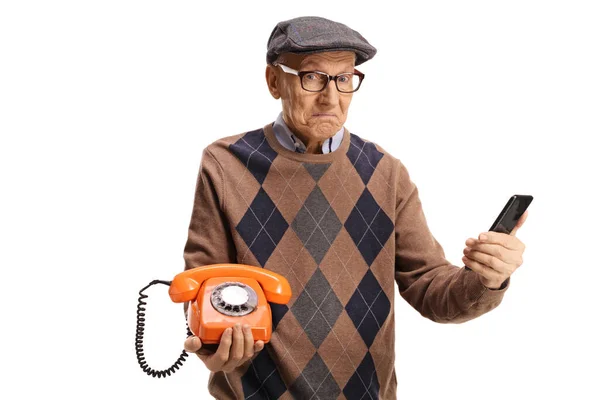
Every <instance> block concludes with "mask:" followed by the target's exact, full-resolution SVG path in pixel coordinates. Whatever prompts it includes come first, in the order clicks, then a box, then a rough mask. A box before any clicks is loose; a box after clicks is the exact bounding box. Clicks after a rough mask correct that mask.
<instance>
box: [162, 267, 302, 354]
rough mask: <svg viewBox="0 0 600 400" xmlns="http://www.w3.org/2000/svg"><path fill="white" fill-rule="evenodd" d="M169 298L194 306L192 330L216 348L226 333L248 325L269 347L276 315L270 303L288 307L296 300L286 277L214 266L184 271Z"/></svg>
mask: <svg viewBox="0 0 600 400" xmlns="http://www.w3.org/2000/svg"><path fill="white" fill-rule="evenodd" d="M169 296H170V297H171V300H172V301H173V302H175V303H184V302H190V305H189V307H188V310H187V311H188V315H187V320H188V326H189V328H190V331H191V332H192V333H193V334H194V335H195V336H198V337H199V338H200V340H201V341H202V343H203V344H204V343H206V344H216V343H219V342H220V340H221V335H222V334H223V332H224V331H225V329H227V328H229V327H232V326H234V325H235V324H236V323H240V324H248V325H249V326H250V329H251V331H252V335H253V337H254V341H257V340H262V341H264V342H265V343H268V342H269V341H270V339H271V333H272V326H271V325H272V314H271V308H270V307H269V304H268V303H277V304H285V303H287V302H289V301H290V299H291V297H292V290H291V288H290V284H289V283H288V281H287V279H286V278H284V277H283V276H282V275H280V274H278V273H276V272H273V271H270V270H267V269H264V268H260V267H255V266H251V265H244V264H212V265H207V266H203V267H196V268H192V269H189V270H187V271H184V272H182V273H180V274H178V275H176V276H175V277H174V278H173V281H172V282H171V285H170V287H169Z"/></svg>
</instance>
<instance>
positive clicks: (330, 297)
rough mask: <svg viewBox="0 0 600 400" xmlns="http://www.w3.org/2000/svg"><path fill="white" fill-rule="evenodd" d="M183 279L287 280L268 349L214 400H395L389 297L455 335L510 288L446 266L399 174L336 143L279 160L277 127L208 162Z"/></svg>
mask: <svg viewBox="0 0 600 400" xmlns="http://www.w3.org/2000/svg"><path fill="white" fill-rule="evenodd" d="M184 260H185V268H186V269H189V268H193V267H198V266H202V265H208V264H215V263H239V264H248V265H254V266H259V267H262V268H266V269H269V270H272V271H275V272H277V273H279V274H281V275H283V276H284V277H285V278H286V279H287V280H288V281H289V283H290V286H291V288H292V293H293V294H292V298H291V300H290V302H289V303H288V304H285V305H279V304H274V303H271V304H270V305H271V310H272V315H273V320H272V323H273V333H272V336H271V340H270V342H269V343H267V344H266V345H265V347H264V349H263V350H262V351H261V352H259V353H257V354H256V355H255V356H254V357H253V358H252V359H251V360H249V361H247V362H246V363H245V364H244V365H242V366H240V367H238V368H237V369H236V370H234V371H233V372H231V373H223V372H218V373H211V375H210V378H209V382H208V389H209V392H210V393H211V394H212V395H213V396H214V397H215V398H216V399H252V400H259V399H272V400H274V399H322V400H325V399H357V400H358V399H395V398H396V387H397V382H396V373H395V369H394V360H395V347H394V346H395V343H394V293H395V285H394V284H395V283H396V284H397V286H398V290H399V293H400V295H401V296H402V297H403V298H404V299H405V300H406V301H407V302H408V303H409V304H410V305H411V306H412V307H414V308H415V309H416V310H417V311H418V312H419V313H421V314H422V315H423V316H425V317H427V318H429V319H431V320H433V321H436V322H440V323H459V322H464V321H467V320H470V319H473V318H475V317H477V316H479V315H481V314H483V313H486V312H488V311H490V310H492V309H493V308H495V307H496V306H497V305H498V304H499V303H500V302H501V300H502V297H503V295H504V293H505V291H506V289H507V288H508V285H509V281H508V280H507V281H506V282H505V283H504V285H503V286H502V287H501V288H500V289H499V290H491V289H488V288H486V287H485V286H483V284H482V283H481V282H480V280H479V278H478V277H477V274H476V273H475V272H473V271H471V270H469V269H465V268H460V267H458V266H454V265H451V263H450V262H448V261H447V260H446V258H445V255H444V251H443V249H442V247H441V246H440V244H439V243H438V242H437V240H436V239H435V238H434V237H433V235H432V233H431V232H430V230H429V228H428V226H427V222H426V219H425V216H424V213H423V210H422V206H421V202H420V200H419V195H418V189H417V187H416V185H415V184H414V183H413V182H412V181H411V179H410V177H409V174H408V171H407V169H406V167H405V166H404V165H403V164H402V163H401V162H400V160H398V159H397V158H395V157H393V156H391V155H390V154H389V153H387V152H386V151H385V150H383V149H382V148H381V147H379V146H378V145H377V144H375V143H373V142H369V141H367V140H365V139H362V138H361V137H359V136H357V135H355V134H352V133H350V132H349V131H348V130H347V129H344V137H343V140H342V143H341V144H340V146H339V148H338V149H337V150H335V151H333V152H331V153H328V154H306V153H304V154H302V153H296V152H293V151H291V150H288V149H286V148H285V147H283V146H282V145H281V143H279V142H278V140H277V138H276V137H275V135H274V132H273V129H272V124H267V125H266V126H265V127H264V128H261V129H257V130H254V131H250V132H245V133H242V134H238V135H235V136H228V137H225V138H222V139H219V140H217V141H215V142H214V143H212V144H210V145H209V146H207V147H206V148H205V149H204V151H203V153H202V161H201V167H200V171H199V174H198V181H197V183H196V190H195V198H194V206H193V211H192V216H191V221H190V225H189V235H188V240H187V242H186V245H185V249H184Z"/></svg>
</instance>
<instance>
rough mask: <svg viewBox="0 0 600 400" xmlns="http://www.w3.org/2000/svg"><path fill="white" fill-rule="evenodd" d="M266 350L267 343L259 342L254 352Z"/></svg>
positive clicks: (255, 345)
mask: <svg viewBox="0 0 600 400" xmlns="http://www.w3.org/2000/svg"><path fill="white" fill-rule="evenodd" d="M264 348H265V342H263V341H262V340H257V341H256V343H254V352H255V353H258V352H259V351H262V349H264Z"/></svg>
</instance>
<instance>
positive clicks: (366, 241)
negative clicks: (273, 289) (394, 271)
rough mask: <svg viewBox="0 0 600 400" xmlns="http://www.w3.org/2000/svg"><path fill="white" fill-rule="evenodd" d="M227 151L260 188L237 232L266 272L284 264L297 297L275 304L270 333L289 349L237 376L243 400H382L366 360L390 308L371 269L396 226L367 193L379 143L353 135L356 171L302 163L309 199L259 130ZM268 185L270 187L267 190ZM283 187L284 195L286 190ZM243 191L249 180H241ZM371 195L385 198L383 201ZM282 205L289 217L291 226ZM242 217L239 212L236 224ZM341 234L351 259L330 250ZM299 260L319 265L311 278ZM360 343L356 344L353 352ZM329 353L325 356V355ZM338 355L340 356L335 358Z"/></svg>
mask: <svg viewBox="0 0 600 400" xmlns="http://www.w3.org/2000/svg"><path fill="white" fill-rule="evenodd" d="M229 149H230V150H231V152H232V153H233V154H234V155H235V156H236V157H237V158H238V159H239V161H240V162H241V163H242V164H243V165H244V167H245V168H246V169H247V170H248V171H249V172H250V174H251V175H252V176H253V177H254V179H256V181H257V182H258V183H259V184H260V189H259V190H258V192H257V193H256V195H255V196H254V193H255V192H254V191H253V192H251V196H254V198H253V200H252V201H251V203H250V204H249V206H248V203H247V202H249V201H250V198H252V197H251V196H249V197H248V200H246V203H245V206H247V209H246V211H245V212H244V213H243V216H242V217H241V219H240V220H239V222H238V223H237V224H236V226H235V230H236V231H237V233H238V234H239V237H241V238H242V239H243V242H244V243H245V244H246V246H248V250H249V251H250V252H251V253H252V254H253V255H254V257H255V258H256V260H257V262H258V263H259V264H260V265H261V266H262V267H265V265H266V264H267V263H281V265H278V266H277V269H278V271H288V278H289V279H291V280H290V283H291V284H293V287H294V288H296V289H298V290H296V291H295V294H296V296H295V297H293V301H292V302H290V303H289V304H287V305H280V304H275V303H270V306H271V313H272V322H273V332H274V334H275V333H276V331H277V330H278V329H279V330H282V331H285V332H287V336H286V335H283V334H282V337H285V342H283V339H278V342H277V344H278V345H279V346H284V348H285V350H286V351H285V352H284V353H278V354H277V358H271V355H270V354H269V351H268V349H270V347H265V349H263V350H262V351H261V352H260V353H259V354H258V355H257V356H256V357H255V358H254V359H253V360H252V362H251V363H250V365H249V367H248V369H247V370H246V371H245V373H244V374H243V376H242V377H241V381H242V388H243V392H244V397H245V399H253V400H257V399H278V398H280V397H281V396H284V394H285V396H284V398H286V399H287V398H289V396H290V395H291V397H292V398H298V399H315V400H316V399H337V398H342V397H344V396H345V398H346V399H362V400H366V399H377V398H378V396H379V388H380V385H379V381H378V376H377V373H376V370H375V363H374V360H373V357H372V355H371V352H370V351H371V350H373V348H376V347H373V348H372V346H374V342H375V340H376V337H377V334H378V333H379V332H380V330H381V327H382V325H383V324H384V322H385V321H386V319H387V318H388V316H389V314H390V311H391V303H390V299H389V298H388V296H387V295H386V294H385V292H384V291H383V289H382V286H381V284H380V282H379V281H378V280H377V277H376V275H375V274H374V273H373V271H371V270H370V268H371V266H372V265H373V264H374V263H375V262H376V259H378V256H379V254H380V253H381V252H382V250H383V248H384V246H385V244H386V243H387V241H388V240H389V238H390V236H391V235H392V234H393V231H394V225H393V221H392V220H391V219H390V218H389V216H388V215H387V214H386V212H384V210H383V209H382V208H381V207H380V205H379V204H378V202H377V200H376V199H375V198H374V196H373V194H372V193H371V192H370V191H369V189H368V188H367V186H366V185H367V184H368V183H369V182H370V181H371V179H372V178H373V175H374V171H375V170H376V168H377V166H378V165H379V163H380V161H381V160H382V158H383V156H384V155H383V153H381V152H379V151H378V150H377V148H376V147H375V145H374V144H373V143H369V142H365V141H364V140H362V139H361V138H359V137H358V136H356V135H353V134H351V136H350V146H349V149H348V151H347V153H346V155H345V156H346V157H347V160H345V161H344V162H345V163H346V164H347V162H348V160H349V161H350V163H351V164H352V166H353V168H352V167H350V168H349V169H348V168H346V169H345V170H335V169H334V170H333V171H330V169H333V168H332V164H322V163H321V164H319V163H314V164H313V163H303V164H302V167H303V168H304V169H305V171H306V172H307V173H308V174H306V172H303V171H301V172H302V174H303V176H304V179H309V180H310V179H312V180H314V182H315V183H316V184H315V183H311V185H310V186H306V185H305V186H303V188H304V192H301V191H300V190H298V189H297V188H296V187H295V185H294V184H295V180H294V179H298V178H297V177H298V176H300V175H301V174H298V173H297V171H298V170H297V169H293V168H294V167H293V166H291V167H289V168H287V169H286V168H285V166H290V165H291V164H290V163H289V162H288V161H285V162H284V161H281V160H283V157H281V158H279V159H277V157H278V155H277V153H276V152H275V151H274V150H273V149H272V148H271V147H270V146H269V144H268V142H267V140H266V137H265V132H264V130H263V129H258V130H255V131H251V132H248V133H246V134H245V135H243V136H241V137H240V138H239V139H238V140H237V141H235V143H233V144H230V145H229ZM286 162H287V164H286ZM296 165H297V164H296ZM298 167H299V168H302V167H300V166H298ZM286 172H289V175H286V174H285V173H286ZM350 173H351V174H350ZM270 174H274V175H272V176H271V175H270ZM326 174H327V177H328V179H329V181H328V182H332V179H337V180H336V181H335V182H336V184H333V185H332V184H331V183H329V186H328V191H326V192H327V197H326V196H325V194H324V193H323V190H322V188H321V187H320V186H319V182H320V181H322V179H323V177H324V176H326ZM352 174H353V176H352ZM357 175H358V176H357ZM267 176H269V178H268V179H269V180H268V181H267V183H266V184H265V186H264V187H263V183H265V180H266V179H267ZM348 176H352V179H353V182H354V186H352V190H350V191H347V190H346V188H344V187H343V185H344V183H345V182H346V181H347V177H348ZM275 178H276V180H274V179H275ZM359 178H360V179H359ZM250 179H252V178H250ZM274 182H278V183H277V185H279V186H275V185H274V184H273V183H274ZM286 182H287V184H288V185H289V186H288V187H284V186H283V185H285V184H286ZM305 182H306V181H305ZM337 182H339V188H338V185H337ZM361 182H362V183H361ZM240 184H243V179H240V180H239V183H238V185H240ZM363 184H364V186H363ZM254 185H255V184H254ZM312 185H314V187H313V186H312ZM372 185H373V182H372V183H371V187H372ZM265 188H266V189H267V191H269V193H267V191H266V190H265ZM274 188H277V189H279V190H277V189H274ZM254 190H256V189H254ZM336 190H339V191H338V192H336ZM361 191H362V192H361ZM238 193H239V192H238ZM336 193H338V194H337V195H336ZM374 193H375V194H376V195H378V196H379V197H378V199H380V198H381V195H380V194H379V193H378V192H374ZM270 194H271V196H273V197H271V196H270ZM359 194H360V197H359ZM284 195H285V196H291V197H289V198H287V199H289V201H290V203H289V204H290V205H292V204H293V207H295V208H292V207H290V206H288V207H287V208H286V205H285V204H284V203H282V202H285V201H286V197H285V196H284ZM282 196H283V197H282ZM357 197H358V200H356V199H357ZM328 199H329V200H328ZM348 199H350V200H348ZM240 201H241V200H240ZM343 202H345V203H343ZM278 206H279V207H282V209H283V210H284V212H285V213H286V214H285V215H286V216H285V217H284V216H283V214H282V213H281V212H280V210H279V208H278ZM336 206H338V207H342V206H343V207H344V208H343V209H344V210H345V211H344V212H342V213H339V210H340V208H338V209H335V207H336ZM298 207H299V208H298ZM290 210H292V211H290ZM296 210H298V211H296ZM336 211H338V213H336ZM242 212H243V209H242V210H240V214H239V215H240V216H241V215H242V214H241V213H242ZM294 213H295V215H294ZM348 213H349V214H348ZM339 215H343V218H344V220H340V218H342V217H341V216H339ZM346 216H347V217H346ZM286 218H287V220H286ZM288 221H291V222H290V223H288ZM288 228H291V229H289V230H288ZM343 230H344V231H346V232H347V233H346V232H343V235H344V236H343V240H342V243H344V245H343V246H345V247H341V248H343V249H347V246H348V245H349V246H352V243H353V244H354V245H355V246H356V248H355V249H353V250H352V255H350V253H349V254H340V252H339V249H338V250H337V251H335V246H333V245H334V243H336V241H337V240H338V238H339V237H340V232H342V231H343ZM286 232H287V233H286ZM290 235H292V236H290ZM284 236H285V239H283V238H284ZM282 239H283V240H282ZM294 241H295V242H294ZM278 246H279V247H280V248H281V247H283V248H284V250H286V251H288V253H285V256H283V255H280V254H279V253H278V252H281V251H282V250H281V249H280V248H279V249H278ZM336 246H340V244H339V243H338V244H336ZM332 247H334V249H332ZM292 249H293V250H292ZM344 251H345V250H344ZM290 252H291V253H290ZM296 253H298V254H296ZM356 253H360V256H358V254H356ZM303 254H304V255H305V257H306V256H308V255H309V257H310V258H312V261H310V262H311V263H312V262H313V261H314V264H312V268H314V272H312V271H313V269H311V270H310V271H311V272H309V273H307V271H308V270H307V269H306V265H307V264H300V265H304V267H302V268H304V269H303V270H302V271H297V270H295V268H299V266H298V265H297V264H296V263H297V260H298V258H299V257H300V256H301V255H303ZM352 257H359V258H358V260H360V257H362V259H364V261H365V263H366V265H365V263H363V262H362V260H360V264H361V268H363V269H361V270H360V271H361V272H360V274H358V275H359V276H354V275H352V274H356V271H357V269H356V266H355V267H352V263H353V261H352ZM379 258H380V259H381V257H379ZM315 264H316V268H315ZM366 268H369V269H366ZM365 269H366V272H363V271H365ZM324 271H325V273H324ZM326 274H327V276H326ZM377 276H379V275H377ZM338 277H340V278H341V279H337V278H338ZM328 279H330V280H331V281H330V280H328ZM334 289H335V290H334ZM340 290H341V292H340ZM336 291H338V292H337V293H338V294H340V293H345V294H340V296H342V297H343V298H344V302H345V303H344V302H342V301H340V298H339V297H338V295H337V294H336ZM296 292H297V293H296ZM351 293H352V295H350V294H351ZM346 299H347V301H346ZM287 314H291V315H287ZM352 327H354V328H355V329H356V330H354V329H353V328H352ZM359 335H360V338H361V339H362V342H364V344H362V342H361V341H360V339H359ZM356 340H357V341H358V342H359V343H353V341H356ZM311 345H312V346H311ZM267 346H270V345H267ZM323 349H325V353H320V351H323ZM332 349H336V350H333V351H332ZM335 351H339V355H337V353H336V352H335ZM373 351H374V350H373ZM311 352H312V355H311ZM373 354H375V352H374V353H373ZM294 355H296V356H295V357H294ZM299 356H300V357H299ZM286 358H288V360H287V361H286V363H289V364H287V365H289V366H290V368H291V369H292V370H293V371H285V372H286V373H285V374H283V375H282V374H280V371H278V368H277V366H276V364H275V362H274V361H273V360H274V359H277V360H279V359H284V360H285V359H286ZM289 358H292V360H289ZM284 377H285V380H284Z"/></svg>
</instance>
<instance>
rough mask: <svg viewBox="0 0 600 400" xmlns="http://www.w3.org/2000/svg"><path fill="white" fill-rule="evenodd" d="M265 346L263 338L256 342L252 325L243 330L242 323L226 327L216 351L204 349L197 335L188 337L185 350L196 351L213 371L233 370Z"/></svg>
mask: <svg viewBox="0 0 600 400" xmlns="http://www.w3.org/2000/svg"><path fill="white" fill-rule="evenodd" d="M263 347H264V342H263V341H262V340H258V341H257V342H256V343H254V338H253V336H252V331H251V330H250V327H249V326H248V325H244V327H243V331H242V327H241V326H240V324H236V325H235V326H234V327H233V328H227V329H225V331H224V332H223V335H222V336H221V342H220V344H219V348H218V349H217V351H216V352H215V353H211V352H208V351H206V350H204V349H202V341H201V340H200V338H199V337H197V336H190V337H188V338H187V339H186V340H185V342H184V344H183V348H184V349H185V351H187V352H188V353H196V355H198V357H200V359H201V360H202V361H203V362H204V364H205V365H206V367H207V368H208V369H209V370H210V371H212V372H218V371H224V372H231V371H233V370H234V369H235V368H236V367H238V366H240V365H242V364H243V363H245V362H246V361H248V360H249V359H251V358H252V357H253V356H254V354H255V353H257V352H259V351H261V350H262V349H263Z"/></svg>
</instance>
